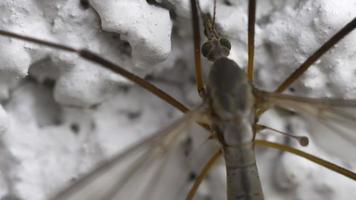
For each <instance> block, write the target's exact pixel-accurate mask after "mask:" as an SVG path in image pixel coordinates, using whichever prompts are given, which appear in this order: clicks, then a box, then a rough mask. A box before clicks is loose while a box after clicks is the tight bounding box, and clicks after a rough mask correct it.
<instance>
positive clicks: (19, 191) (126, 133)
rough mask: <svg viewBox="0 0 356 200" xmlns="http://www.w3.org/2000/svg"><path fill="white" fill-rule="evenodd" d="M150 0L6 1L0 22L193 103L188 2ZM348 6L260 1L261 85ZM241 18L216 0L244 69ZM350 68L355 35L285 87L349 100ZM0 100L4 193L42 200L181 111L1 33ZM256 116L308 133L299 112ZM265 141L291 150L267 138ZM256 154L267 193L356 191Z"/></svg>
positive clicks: (302, 53) (288, 68) (279, 157)
mask: <svg viewBox="0 0 356 200" xmlns="http://www.w3.org/2000/svg"><path fill="white" fill-rule="evenodd" d="M148 2H150V3H151V4H149V3H148ZM152 2H154V1H144V0H120V1H115V0H107V1H100V0H91V1H90V2H89V4H88V3H87V2H86V1H85V0H81V1H80V0H56V1H46V0H2V1H1V2H0V28H1V29H4V30H9V31H14V32H17V33H21V34H25V35H29V36H34V37H37V38H42V39H47V40H50V41H54V42H59V43H62V44H67V45H71V46H74V47H80V48H87V49H90V50H92V51H93V52H97V53H99V54H100V55H103V56H104V57H105V58H108V59H110V60H111V61H114V62H115V63H117V64H118V65H120V66H122V67H124V68H126V69H128V70H130V71H132V72H134V73H135V74H138V75H140V76H141V77H146V78H147V79H149V80H150V81H152V82H153V83H154V84H156V85H158V86H159V87H160V88H162V89H163V90H165V91H168V92H169V94H171V95H173V96H174V97H176V98H177V99H179V100H181V101H183V102H185V104H187V105H189V106H190V107H193V106H194V105H198V103H199V102H200V100H199V98H198V96H197V94H196V89H195V87H194V81H193V80H194V76H193V67H194V64H193V63H194V62H193V49H192V48H193V44H192V36H191V35H192V33H191V24H190V12H189V1H188V0H184V1H180V0H166V1H164V0H162V2H161V3H160V6H156V5H154V4H155V3H152ZM201 6H202V8H203V9H211V8H212V1H208V0H206V1H202V2H201ZM355 10H356V1H355V0H340V1H334V0H314V1H313V0H300V1H294V0H287V1H282V0H264V1H259V2H258V7H257V25H256V56H255V57H256V61H255V63H256V71H255V76H256V84H257V86H258V87H259V88H262V89H266V90H272V89H274V88H275V87H276V85H277V84H278V83H279V82H280V81H282V80H283V79H284V78H285V77H286V76H287V75H288V74H289V73H291V72H292V71H293V70H294V69H295V68H296V67H297V66H298V65H299V64H300V63H302V62H303V61H304V60H305V59H306V58H307V57H308V56H309V55H311V53H312V52H313V51H315V50H316V49H317V48H318V47H320V46H321V44H322V43H323V42H325V41H326V40H327V39H328V38H329V37H330V36H332V35H333V34H334V33H335V32H336V31H338V30H339V29H340V28H341V27H343V26H344V25H345V24H346V23H348V22H349V21H350V20H351V19H353V18H354V17H355ZM246 13H247V2H245V1H233V0H230V1H229V0H225V1H224V2H219V3H218V6H217V22H218V23H219V25H220V26H221V29H222V30H223V32H224V35H225V36H226V37H227V38H229V39H230V40H231V42H232V46H233V49H232V52H231V56H230V57H231V58H232V59H234V60H236V61H237V62H238V63H239V65H240V66H242V67H243V66H246V63H247V53H246V52H247V51H246V42H247V30H246V29H247V15H246ZM204 64H205V65H204V66H208V65H209V63H207V62H206V61H204ZM355 66H356V33H355V32H354V33H351V34H350V35H349V36H347V37H346V38H345V39H344V40H342V42H340V43H339V44H338V45H337V47H336V48H334V49H333V50H331V51H330V52H328V53H327V54H326V55H324V56H323V58H322V59H321V61H319V62H318V63H317V64H316V65H315V66H313V67H312V68H311V69H310V70H308V71H307V72H306V73H305V75H303V77H302V78H301V79H300V80H299V81H298V82H297V83H296V84H294V85H293V87H292V88H291V89H290V91H289V92H293V93H294V94H296V95H303V96H313V97H325V96H327V97H344V98H356V80H355V79H356V76H355ZM0 100H1V106H0V137H1V138H0V149H1V151H0V152H1V154H0V198H1V199H3V200H5V199H7V200H9V199H26V200H43V199H47V198H48V197H50V196H51V195H53V194H54V193H55V192H57V191H59V190H60V188H63V187H64V186H65V185H67V184H69V183H70V182H71V181H72V180H74V179H76V178H78V177H79V176H80V175H82V174H84V173H86V172H87V171H88V170H89V169H91V168H92V167H93V166H94V165H95V164H97V163H98V162H100V161H102V160H104V159H107V158H109V157H110V156H111V155H113V154H114V153H116V152H119V151H120V150H122V149H124V148H126V147H127V146H128V145H130V144H132V143H133V142H135V141H137V140H139V139H140V138H142V137H144V136H145V135H147V134H150V133H153V132H154V131H156V130H159V129H160V128H162V127H163V126H166V125H168V124H169V123H170V122H171V121H173V120H174V119H176V118H178V117H179V116H181V114H180V113H179V112H178V111H177V110H176V109H174V108H172V107H170V106H169V105H167V104H166V103H164V102H162V101H161V100H159V99H158V98H156V97H154V96H153V95H151V94H149V93H147V92H145V91H144V90H143V89H141V88H140V87H138V86H135V85H133V84H131V83H129V82H128V81H127V80H125V79H123V78H122V77H120V76H118V75H115V74H112V73H111V72H108V71H107V70H104V69H102V68H100V67H98V66H96V65H93V64H91V63H89V62H86V61H83V60H82V59H80V58H78V57H77V56H75V55H71V54H67V53H62V52H59V51H57V50H53V49H49V48H46V47H43V46H37V45H33V44H29V43H25V42H21V41H18V40H14V39H9V38H4V37H1V38H0ZM263 122H264V123H265V124H269V125H270V126H271V127H273V128H276V129H279V130H284V131H289V132H293V133H298V134H303V135H306V134H307V124H305V123H304V121H303V120H302V119H301V118H300V117H298V116H295V115H288V114H283V113H282V114H281V113H278V112H274V111H272V112H269V113H267V114H266V117H265V118H264V119H263ZM196 131H199V129H198V130H196ZM200 131H201V130H200ZM262 137H265V138H268V139H269V140H273V141H278V142H284V143H290V145H295V143H294V142H291V141H288V140H286V139H285V138H283V137H280V136H276V135H273V134H268V135H263V136H262ZM295 146H297V145H295ZM304 150H307V151H308V152H311V153H313V154H315V155H319V156H321V157H322V158H325V159H328V160H330V161H333V162H335V163H338V164H340V165H343V166H345V167H347V168H348V169H351V170H352V169H354V170H353V171H355V166H356V164H355V163H353V162H352V161H351V160H345V159H341V158H340V157H338V156H335V155H334V154H329V153H326V152H329V151H328V149H324V148H319V147H318V146H316V145H314V143H313V142H312V143H311V145H309V146H308V147H307V148H304ZM336 151H339V152H341V153H342V152H345V150H344V149H342V148H340V149H337V150H336ZM257 154H258V166H259V170H260V176H261V179H262V182H263V188H264V193H265V196H266V199H273V200H278V199H306V200H308V199H313V200H317V199H345V200H347V199H350V198H352V197H354V196H356V184H355V183H354V182H353V181H351V180H349V179H347V178H344V177H342V176H341V175H338V174H336V173H334V172H331V171H329V170H326V169H324V168H321V167H319V166H317V165H315V164H313V163H310V162H309V161H305V160H304V159H303V158H299V157H296V156H293V155H290V154H287V153H280V152H277V151H275V150H269V149H265V148H258V149H257ZM200 167H201V166H200ZM217 169H218V170H217V171H218V172H217V173H214V174H212V175H211V177H213V178H210V179H209V180H210V181H211V182H214V181H215V182H216V183H221V182H222V181H223V180H224V177H223V172H221V171H223V169H224V168H223V166H222V165H221V166H218V167H217ZM219 171H220V172H219ZM219 173H220V174H221V176H219ZM217 186H219V184H215V185H214V184H213V183H211V184H210V186H209V184H208V186H206V187H204V186H203V188H202V189H201V191H200V193H202V194H200V196H204V195H205V196H211V198H212V199H220V197H221V196H223V195H224V194H220V195H217V194H216V191H222V190H221V189H219V188H215V187H217Z"/></svg>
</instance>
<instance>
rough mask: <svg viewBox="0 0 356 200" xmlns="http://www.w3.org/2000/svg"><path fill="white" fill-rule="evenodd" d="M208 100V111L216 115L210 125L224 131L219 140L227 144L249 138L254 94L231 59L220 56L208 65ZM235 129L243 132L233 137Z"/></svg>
mask: <svg viewBox="0 0 356 200" xmlns="http://www.w3.org/2000/svg"><path fill="white" fill-rule="evenodd" d="M208 101H209V103H210V106H211V110H212V115H213V117H214V118H216V119H217V120H215V121H216V123H215V124H214V126H215V127H216V128H218V129H219V130H218V132H221V133H224V136H223V138H220V140H221V139H223V142H224V143H226V144H227V145H237V144H240V143H244V142H247V141H251V139H252V134H251V133H252V132H251V128H250V127H251V123H252V121H253V118H254V116H253V104H254V97H253V95H252V90H251V86H250V84H249V83H248V81H247V79H246V74H245V73H244V71H243V70H242V69H241V68H240V67H239V66H238V65H237V64H236V63H235V62H234V61H232V60H230V59H228V58H226V57H221V58H219V59H218V60H216V61H215V62H214V64H213V65H212V67H211V69H210V73H209V78H208ZM226 129H229V130H226ZM226 131H227V132H230V133H231V134H233V135H229V134H230V133H227V132H226ZM233 132H235V133H233ZM236 132H239V133H241V132H244V133H243V134H245V135H240V136H237V137H236V134H238V133H236ZM226 134H228V135H226ZM246 134H247V135H246Z"/></svg>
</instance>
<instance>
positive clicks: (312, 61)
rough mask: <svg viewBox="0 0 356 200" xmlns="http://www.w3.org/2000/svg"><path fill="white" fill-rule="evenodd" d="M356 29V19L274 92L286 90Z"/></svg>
mask: <svg viewBox="0 0 356 200" xmlns="http://www.w3.org/2000/svg"><path fill="white" fill-rule="evenodd" d="M355 28H356V18H354V19H353V20H351V22H349V23H348V24H346V26H344V27H343V28H342V29H341V30H340V31H339V32H337V33H336V34H335V35H334V36H332V37H331V38H330V39H329V40H328V41H327V42H325V43H324V44H323V45H322V46H321V47H320V48H319V49H318V50H317V51H315V52H314V53H313V55H311V56H310V57H309V58H307V60H306V61H305V62H304V63H303V64H301V65H300V66H299V67H298V68H297V69H296V70H295V71H294V72H293V73H292V74H291V75H290V76H289V77H288V78H287V79H285V80H284V81H283V82H282V83H281V84H280V85H279V86H278V87H277V89H276V90H275V92H278V93H281V92H283V91H284V90H285V89H287V88H288V87H289V86H290V85H291V84H292V83H293V82H294V81H295V80H297V79H298V78H299V77H300V76H301V75H302V74H303V73H304V72H305V71H306V70H307V69H308V68H309V67H310V66H311V65H312V64H314V63H315V61H317V60H318V59H319V58H320V57H321V56H322V55H324V54H325V52H327V51H328V50H329V49H330V48H332V47H333V46H334V45H335V44H336V43H338V42H339V41H340V40H341V39H342V38H344V37H345V36H346V35H347V34H349V33H350V32H351V31H352V30H353V29H355Z"/></svg>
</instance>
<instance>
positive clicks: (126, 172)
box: [0, 0, 356, 200]
mask: <svg viewBox="0 0 356 200" xmlns="http://www.w3.org/2000/svg"><path fill="white" fill-rule="evenodd" d="M250 2H251V5H252V6H250V11H249V16H250V17H249V18H252V19H253V18H254V10H255V9H254V5H253V4H255V3H256V2H255V1H252V0H251V1H250ZM194 5H196V3H195V1H192V7H194ZM194 10H195V12H196V10H197V9H196V8H195V9H194V8H193V12H194ZM196 18H197V17H196V16H195V21H196ZM193 21H194V17H193ZM212 24H213V25H214V23H212ZM251 24H252V25H254V20H251V22H249V25H250V26H249V27H250V28H249V29H250V31H249V41H253V36H254V31H253V28H252V27H253V26H252V25H251ZM195 27H197V24H195ZM355 27H356V19H354V20H352V21H351V22H350V23H349V24H347V25H346V26H345V27H344V28H343V29H342V30H341V31H340V32H339V33H337V34H336V35H335V36H334V37H332V39H330V40H329V41H328V42H327V43H326V44H325V45H323V47H321V48H320V49H319V50H318V51H317V52H316V53H315V54H313V55H312V56H311V57H310V58H308V59H307V61H306V64H305V63H304V64H303V65H302V67H301V68H298V70H297V73H293V74H292V76H291V77H292V78H287V79H286V81H285V82H283V84H281V85H280V87H279V88H278V89H277V90H276V92H262V91H259V90H257V89H256V88H254V87H253V85H252V81H253V76H252V75H251V71H253V70H252V67H253V59H250V60H249V63H250V64H249V70H248V74H249V76H248V78H246V77H245V75H244V73H243V71H242V70H241V69H240V68H239V67H238V65H237V64H236V63H235V62H233V61H231V60H230V59H228V58H226V56H227V55H228V50H229V48H230V46H231V45H229V43H227V42H226V40H224V39H222V38H220V37H219V36H218V35H217V34H215V33H214V31H209V30H208V31H207V32H208V34H207V35H209V36H208V40H209V42H208V43H206V44H205V45H203V54H204V55H206V56H207V58H208V59H210V60H212V61H214V64H213V65H212V67H211V70H210V73H209V78H208V83H207V89H206V90H205V89H204V84H201V83H200V84H199V82H201V80H199V78H198V79H197V81H198V91H199V92H200V94H201V96H202V97H203V100H204V102H203V104H202V105H200V106H198V107H196V108H195V109H191V110H189V109H188V108H187V107H185V106H184V105H182V104H181V103H179V102H178V101H177V100H175V99H174V98H172V97H170V96H169V95H168V94H166V93H164V92H163V91H161V90H159V89H157V88H156V87H155V86H154V85H152V84H150V83H147V82H145V81H143V80H142V79H140V78H139V77H137V76H135V75H133V74H131V73H129V72H127V71H125V70H123V69H122V68H120V67H119V66H117V65H115V64H114V63H112V62H110V61H107V60H105V59H103V58H101V57H99V56H98V55H96V54H95V53H92V52H90V51H88V50H83V49H75V48H71V47H67V46H64V45H61V44H55V43H51V42H47V41H43V40H36V39H34V38H31V37H26V36H22V35H17V34H14V33H11V32H7V31H2V30H1V31H0V34H2V35H6V36H10V37H14V38H18V39H22V40H26V41H30V42H34V43H39V44H42V45H47V46H51V47H54V48H59V49H62V50H65V51H69V52H73V53H77V54H78V55H79V56H81V57H82V58H84V59H87V60H89V61H92V62H94V63H97V64H99V65H102V66H103V67H105V68H107V69H109V70H111V71H113V72H116V73H118V74H121V75H123V76H125V77H126V78H128V79H130V80H131V81H133V82H135V83H137V84H139V85H141V86H142V87H144V88H146V89H147V90H149V91H151V92H152V93H154V94H156V95H157V96H159V97H160V98H161V99H163V100H165V101H166V102H168V103H170V104H171V105H173V106H175V107H176V108H178V109H180V110H181V111H183V112H186V113H187V114H186V115H185V116H184V117H183V118H181V119H179V120H177V121H176V122H175V123H173V124H171V125H170V126H168V127H167V128H166V129H164V130H161V131H158V132H157V133H155V134H154V135H152V136H150V137H147V138H145V139H143V141H141V142H138V143H137V144H135V145H133V146H132V147H131V148H128V149H127V150H126V151H124V152H122V153H120V154H117V155H114V156H113V157H112V159H110V160H108V161H107V162H104V163H102V164H101V165H99V166H98V167H97V168H95V169H94V170H93V171H92V172H90V173H89V174H88V175H86V176H84V177H83V178H80V179H79V180H78V181H77V182H76V183H75V184H74V185H72V186H70V187H68V188H67V189H65V190H63V191H62V192H60V193H59V194H58V195H56V196H55V197H54V199H55V200H76V199H88V200H89V199H92V200H96V199H115V200H116V199H127V198H130V197H133V198H132V199H172V195H171V196H170V194H171V193H169V194H168V196H167V194H163V193H161V191H159V192H157V189H161V188H160V186H162V182H160V178H162V177H163V175H162V174H164V175H167V173H164V170H162V168H164V166H165V165H164V164H165V163H164V162H163V163H158V164H159V165H158V169H157V168H154V166H156V165H157V162H156V161H157V160H158V161H165V160H164V159H165V158H170V156H169V155H170V153H171V151H174V147H176V144H177V143H178V141H179V138H181V137H183V136H184V134H181V133H180V132H181V131H182V130H183V129H184V128H186V127H188V126H189V125H190V124H191V123H192V122H194V121H197V122H199V123H200V125H202V126H203V127H205V128H207V127H211V129H212V130H213V131H214V132H215V133H216V137H217V139H218V140H219V142H220V143H221V146H222V151H223V152H224V157H225V160H226V166H227V167H226V168H227V180H228V181H227V182H228V192H227V196H228V199H229V200H233V199H263V194H262V189H261V184H260V180H259V177H258V172H257V167H256V164H255V157H254V145H264V146H269V147H272V148H276V149H280V150H284V151H289V152H292V153H294V154H298V155H300V156H302V157H304V158H307V159H309V160H312V161H314V162H315V163H317V164H320V165H323V166H326V167H328V168H330V169H332V170H334V171H336V172H339V173H341V174H344V175H346V176H348V177H350V178H353V179H356V175H355V174H354V173H353V172H350V171H347V170H345V169H343V168H340V167H337V166H335V165H332V164H331V163H328V162H326V161H323V160H321V159H318V158H315V157H313V156H311V155H309V154H306V153H303V152H301V151H298V150H296V149H293V148H290V147H287V146H285V145H281V144H275V143H272V142H268V141H260V140H255V132H257V131H256V130H258V129H255V125H257V124H256V121H257V119H258V117H259V116H260V115H261V114H262V113H263V112H264V111H266V110H267V109H269V108H270V107H271V106H272V105H275V106H279V107H282V108H285V109H292V110H295V111H296V112H301V113H308V112H309V113H310V114H311V115H313V114H320V113H323V114H325V115H321V116H315V117H324V118H325V119H328V118H334V119H335V118H337V117H343V118H345V116H350V115H349V113H347V112H346V113H345V112H344V110H343V109H348V108H353V107H356V103H355V101H354V100H349V101H344V100H340V101H337V100H330V99H310V98H296V97H293V96H289V95H283V94H278V93H280V92H282V91H283V90H284V89H286V88H287V87H288V86H289V85H290V84H291V83H292V82H293V81H295V80H296V79H297V78H298V77H299V76H300V75H301V74H302V73H303V70H304V71H305V70H306V68H308V67H309V66H310V65H311V64H312V63H313V62H315V61H316V60H317V59H318V58H319V57H320V56H321V55H322V54H323V53H324V52H326V51H327V50H328V49H329V48H330V47H331V46H333V44H335V43H337V42H338V41H339V40H340V39H341V38H342V37H344V36H345V35H347V33H349V32H350V31H351V30H353V29H354V28H355ZM196 33H199V32H197V31H195V34H196ZM210 36H211V37H210ZM195 43H199V37H198V39H197V38H195ZM197 49H200V45H197V48H196V49H195V50H196V52H199V51H197ZM198 57H200V54H196V58H198ZM249 57H250V58H253V42H252V43H249ZM199 61H200V60H199V59H196V62H197V63H199ZM199 65H200V64H197V66H196V68H199V67H200V66H199ZM197 71H199V70H197ZM198 74H199V73H198ZM320 111H324V112H320ZM325 111H327V112H325ZM204 116H208V119H209V120H206V121H205V120H202V119H203V118H204ZM337 119H340V118H337ZM350 119H352V117H350ZM347 137H350V138H351V139H352V137H353V136H352V135H347ZM351 148H352V145H351ZM157 158H158V159H157ZM214 159H215V157H214ZM214 159H211V160H214ZM161 164H162V165H161ZM207 166H210V164H207ZM202 171H203V172H204V171H205V170H202ZM150 172H151V173H150ZM152 174H153V175H152ZM157 174H158V175H161V176H156V175H157ZM177 174H178V172H177ZM168 175H172V174H169V173H168ZM146 177H147V179H146ZM152 177H153V178H152ZM157 177H159V178H157ZM182 177H183V176H178V177H175V178H174V179H173V178H171V179H170V180H169V181H170V182H173V183H176V185H179V184H178V182H179V181H180V180H181V179H182ZM183 178H185V177H183ZM196 180H197V182H199V180H200V179H199V177H198V178H197V179H196ZM151 181H152V182H151ZM159 183H161V184H159ZM141 185H143V188H139V186H141ZM163 185H164V184H163ZM144 186H146V187H144ZM177 188H179V187H176V188H173V189H172V188H171V189H172V190H174V189H177ZM177 190H178V189H177ZM191 191H193V189H192V190H191ZM183 195H185V193H184V194H183ZM193 196H194V195H193ZM188 199H191V198H189V197H188Z"/></svg>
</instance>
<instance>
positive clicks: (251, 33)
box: [247, 0, 256, 82]
mask: <svg viewBox="0 0 356 200" xmlns="http://www.w3.org/2000/svg"><path fill="white" fill-rule="evenodd" d="M255 21H256V0H250V1H249V4H248V66H247V79H248V80H249V81H250V82H252V81H253V65H254V56H255Z"/></svg>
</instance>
